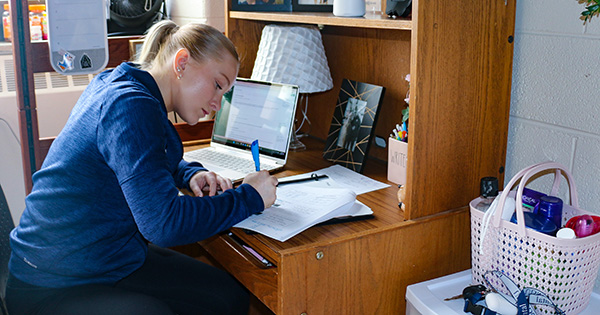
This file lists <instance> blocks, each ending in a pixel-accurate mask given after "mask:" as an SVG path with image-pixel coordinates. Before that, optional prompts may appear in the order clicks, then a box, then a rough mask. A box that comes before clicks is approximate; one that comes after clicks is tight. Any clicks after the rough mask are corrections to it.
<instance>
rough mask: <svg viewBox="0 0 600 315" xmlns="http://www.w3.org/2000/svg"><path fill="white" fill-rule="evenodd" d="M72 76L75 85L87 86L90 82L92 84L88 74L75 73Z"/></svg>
mask: <svg viewBox="0 0 600 315" xmlns="http://www.w3.org/2000/svg"><path fill="white" fill-rule="evenodd" d="M71 77H72V78H73V85H74V86H87V85H88V84H90V80H91V78H90V76H89V75H87V74H78V75H73V76H71Z"/></svg>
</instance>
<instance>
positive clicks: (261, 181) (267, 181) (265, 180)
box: [242, 171, 278, 209]
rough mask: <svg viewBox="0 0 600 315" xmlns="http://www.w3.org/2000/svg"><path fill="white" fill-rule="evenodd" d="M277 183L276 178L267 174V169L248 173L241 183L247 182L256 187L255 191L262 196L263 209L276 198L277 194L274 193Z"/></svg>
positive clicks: (270, 204)
mask: <svg viewBox="0 0 600 315" xmlns="http://www.w3.org/2000/svg"><path fill="white" fill-rule="evenodd" d="M277 183H278V181H277V178H275V176H272V175H271V174H269V172H267V171H260V172H256V173H252V174H249V175H247V176H246V177H245V178H244V181H243V182H242V184H249V185H250V186H252V187H254V189H256V191H257V192H258V193H259V194H260V196H261V197H262V200H263V203H264V204H265V209H266V208H269V207H270V206H272V205H273V204H274V203H275V200H276V199H277V195H276V193H275V190H276V188H277Z"/></svg>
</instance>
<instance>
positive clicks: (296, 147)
mask: <svg viewBox="0 0 600 315" xmlns="http://www.w3.org/2000/svg"><path fill="white" fill-rule="evenodd" d="M290 150H291V151H296V152H297V151H304V150H306V145H304V143H302V142H300V140H298V137H297V136H296V133H295V132H294V133H292V138H291V139H290Z"/></svg>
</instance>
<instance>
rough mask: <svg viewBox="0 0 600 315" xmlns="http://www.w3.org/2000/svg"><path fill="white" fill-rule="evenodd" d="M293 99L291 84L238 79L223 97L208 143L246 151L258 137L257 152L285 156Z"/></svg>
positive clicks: (296, 88)
mask: <svg viewBox="0 0 600 315" xmlns="http://www.w3.org/2000/svg"><path fill="white" fill-rule="evenodd" d="M297 100H298V87H297V86H295V85H288V84H280V83H269V82H262V81H255V80H249V79H242V78H238V79H237V80H236V82H235V84H234V85H233V88H232V89H231V90H229V91H228V92H227V93H225V95H224V96H223V99H222V101H221V110H220V111H218V112H217V114H216V116H215V125H214V129H213V135H212V142H216V143H220V144H224V145H228V146H233V147H236V148H240V149H248V150H249V149H250V144H251V143H252V141H254V140H256V139H258V143H259V151H260V153H261V154H265V155H268V156H271V157H274V158H278V159H286V153H287V152H288V146H289V139H290V135H291V132H292V130H293V123H294V115H295V113H296V102H297Z"/></svg>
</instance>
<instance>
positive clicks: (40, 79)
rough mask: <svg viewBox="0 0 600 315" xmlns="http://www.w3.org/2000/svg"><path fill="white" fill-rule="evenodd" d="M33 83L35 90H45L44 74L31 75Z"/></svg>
mask: <svg viewBox="0 0 600 315" xmlns="http://www.w3.org/2000/svg"><path fill="white" fill-rule="evenodd" d="M33 82H34V83H35V89H36V90H39V89H47V88H48V83H47V81H46V74H45V73H34V74H33Z"/></svg>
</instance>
